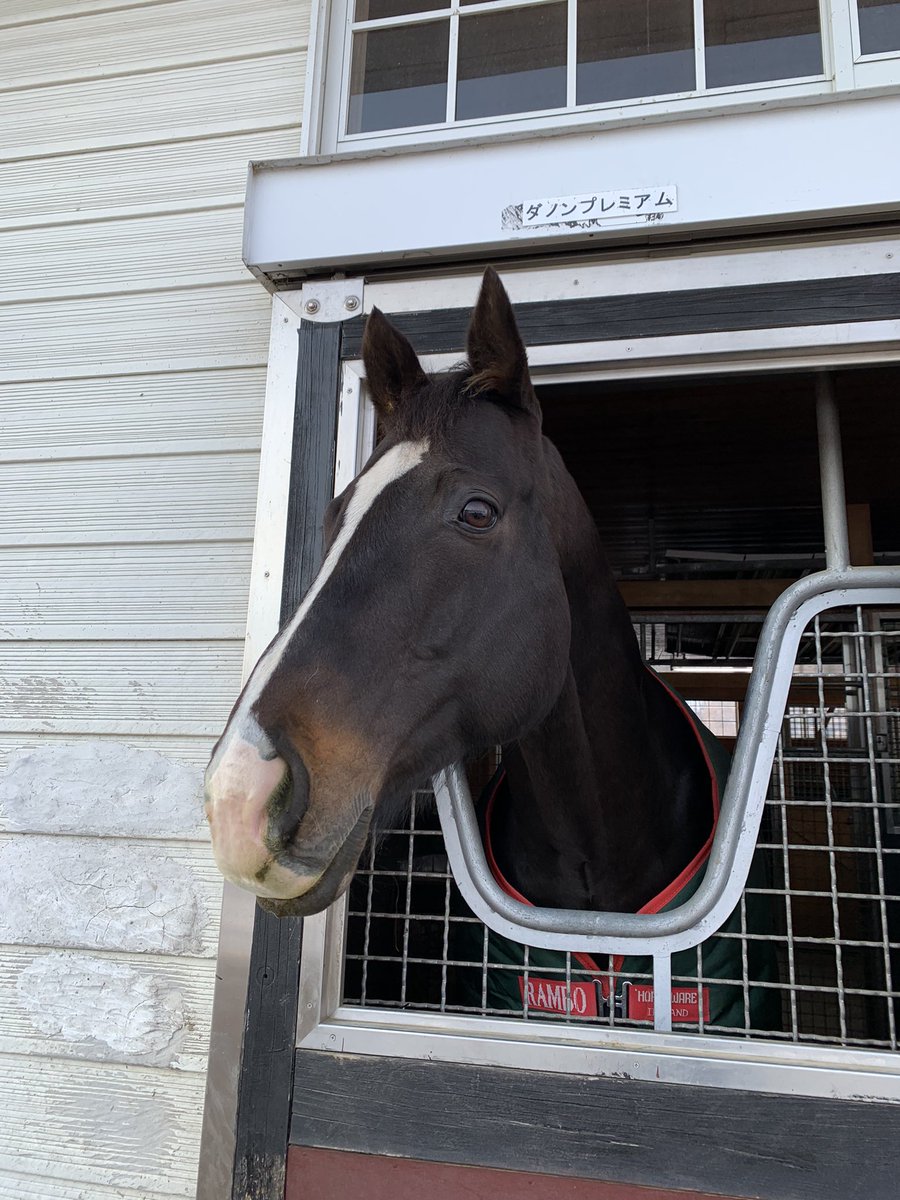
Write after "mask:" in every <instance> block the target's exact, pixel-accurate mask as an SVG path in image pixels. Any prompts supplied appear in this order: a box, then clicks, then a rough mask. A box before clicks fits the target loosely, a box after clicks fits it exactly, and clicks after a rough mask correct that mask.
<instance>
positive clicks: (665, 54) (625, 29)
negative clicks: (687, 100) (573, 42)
mask: <svg viewBox="0 0 900 1200" xmlns="http://www.w3.org/2000/svg"><path fill="white" fill-rule="evenodd" d="M693 87H694V6H693V0H645V3H643V4H635V3H634V2H633V0H578V84H577V103H578V104H599V103H600V102H601V101H603V100H624V99H627V98H628V97H630V96H664V95H666V94H668V93H669V92H689V91H691V90H693Z"/></svg>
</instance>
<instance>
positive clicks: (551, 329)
mask: <svg viewBox="0 0 900 1200" xmlns="http://www.w3.org/2000/svg"><path fill="white" fill-rule="evenodd" d="M470 315H471V314H470V310H469V309H461V308H449V309H443V310H437V309H436V310H433V311H428V312H414V313H395V314H390V317H391V321H392V322H393V324H395V325H396V326H397V328H398V329H399V330H400V331H401V332H402V333H405V334H406V336H407V337H408V338H409V339H410V341H411V342H412V344H413V346H414V347H415V349H416V350H417V351H418V353H419V354H442V353H444V354H445V353H450V352H452V351H455V350H462V349H463V348H464V347H465V342H466V330H467V329H468V325H469V318H470ZM897 317H900V274H893V273H892V274H885V275H862V276H850V277H844V278H837V279H797V280H790V281H788V282H786V283H765V284H748V285H744V286H741V287H731V288H694V289H688V290H686V291H679V292H648V293H644V294H640V295H626V296H600V297H593V296H591V297H586V298H584V299H579V300H547V301H538V302H534V303H529V304H517V305H516V320H517V321H518V323H519V328H520V329H521V331H522V337H523V338H524V340H525V344H526V345H528V346H547V345H557V344H559V343H565V342H573V343H574V342H600V341H615V340H618V339H622V338H648V337H664V336H671V335H677V334H692V333H723V332H728V331H730V330H737V329H777V328H787V327H790V326H804V325H828V324H832V323H842V322H851V323H855V322H857V321H882V320H892V319H895V318H897ZM364 323H365V322H364V319H363V318H361V317H360V318H356V319H354V320H352V321H347V322H345V324H344V346H343V349H342V351H341V353H342V356H343V357H344V358H359V354H360V346H361V344H362V330H363V326H364Z"/></svg>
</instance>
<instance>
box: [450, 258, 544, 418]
mask: <svg viewBox="0 0 900 1200" xmlns="http://www.w3.org/2000/svg"><path fill="white" fill-rule="evenodd" d="M468 355H469V365H470V366H471V368H472V379H471V381H470V386H471V387H472V388H473V390H475V391H492V392H498V393H499V394H500V395H501V396H502V397H503V399H504V400H506V401H507V403H509V404H514V405H516V406H517V407H519V408H522V409H524V410H525V411H526V412H530V413H533V414H534V415H535V416H537V417H539V416H540V414H541V406H540V404H539V403H538V398H537V396H536V395H535V392H534V388H533V387H532V384H531V376H530V375H529V374H528V356H527V355H526V353H525V346H524V344H523V342H522V338H521V335H520V334H519V329H518V326H517V325H516V318H515V315H514V314H513V310H512V305H511V304H510V302H509V296H507V294H506V288H505V287H504V286H503V284H502V283H501V282H500V276H499V275H498V274H497V272H496V271H495V270H494V268H493V267H488V268H487V269H486V270H485V272H484V279H483V280H482V283H481V291H480V292H479V293H478V301H477V303H476V305H475V311H474V312H473V313H472V321H471V324H470V325H469V338H468Z"/></svg>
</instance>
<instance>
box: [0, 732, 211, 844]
mask: <svg viewBox="0 0 900 1200" xmlns="http://www.w3.org/2000/svg"><path fill="white" fill-rule="evenodd" d="M220 733H221V730H218V729H217V730H216V732H215V733H213V734H209V733H201V734H193V735H191V734H173V733H157V734H152V733H130V734H129V735H128V744H129V746H138V747H140V748H142V749H146V750H156V751H157V752H158V753H160V754H165V755H167V756H168V757H170V758H173V759H176V760H177V761H179V762H184V763H190V764H192V765H195V766H199V767H205V766H206V764H207V762H208V761H209V756H210V754H211V753H212V748H213V746H214V744H215V742H216V739H217V738H218V736H219V734H220ZM97 741H102V742H104V743H116V744H118V743H119V742H121V738H120V737H117V736H116V734H114V733H97V732H96V731H91V732H90V733H53V732H52V730H51V731H46V730H39V731H36V730H34V729H32V730H28V731H24V732H16V733H2V732H0V773H2V772H4V771H6V768H7V765H8V763H9V761H10V758H11V757H12V756H13V755H15V754H16V752H17V751H20V750H30V749H33V748H34V747H36V746H44V745H46V744H47V743H48V742H50V743H56V744H57V745H65V746H71V745H78V744H79V743H83V742H97ZM2 828H3V823H2V820H0V829H2Z"/></svg>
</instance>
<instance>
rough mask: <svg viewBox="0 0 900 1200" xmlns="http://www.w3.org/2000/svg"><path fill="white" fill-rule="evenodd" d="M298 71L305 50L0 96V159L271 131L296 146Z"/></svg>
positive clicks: (300, 79)
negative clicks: (279, 130) (281, 131)
mask: <svg viewBox="0 0 900 1200" xmlns="http://www.w3.org/2000/svg"><path fill="white" fill-rule="evenodd" d="M297 7H298V9H302V8H303V7H304V6H303V5H302V4H298V6H297ZM213 41H214V39H213ZM305 69H306V55H305V53H304V52H303V51H291V52H290V53H286V54H280V55H273V56H271V57H263V58H255V59H248V60H245V61H243V62H227V63H211V64H208V65H201V66H195V67H187V68H181V69H173V70H168V71H157V72H151V73H149V74H147V75H138V76H134V77H131V78H128V77H125V78H115V79H96V80H87V81H85V82H82V83H66V84H58V85H56V86H54V87H46V88H33V89H30V90H26V91H17V92H2V93H0V129H2V130H3V143H2V146H0V162H3V161H5V160H7V159H9V160H12V161H15V160H17V159H21V158H28V159H32V158H36V159H40V158H47V157H48V156H53V157H55V156H57V155H69V154H73V153H76V152H78V151H83V150H89V151H97V150H100V149H117V148H119V147H127V146H139V145H146V144H148V143H160V144H163V145H166V144H168V143H170V142H177V141H183V140H184V139H187V138H192V139H198V138H208V137H212V136H214V135H216V134H235V133H252V132H253V131H255V130H261V131H262V130H271V129H273V128H282V129H285V130H289V131H290V132H291V136H290V138H286V142H287V143H288V145H294V146H296V141H295V140H294V139H296V137H297V130H298V120H297V118H298V113H299V111H300V105H301V102H302V97H303V86H304V73H305ZM285 153H290V150H289V149H287V148H286V149H285Z"/></svg>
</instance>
